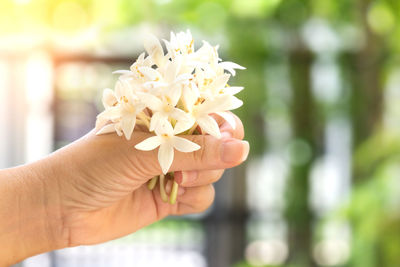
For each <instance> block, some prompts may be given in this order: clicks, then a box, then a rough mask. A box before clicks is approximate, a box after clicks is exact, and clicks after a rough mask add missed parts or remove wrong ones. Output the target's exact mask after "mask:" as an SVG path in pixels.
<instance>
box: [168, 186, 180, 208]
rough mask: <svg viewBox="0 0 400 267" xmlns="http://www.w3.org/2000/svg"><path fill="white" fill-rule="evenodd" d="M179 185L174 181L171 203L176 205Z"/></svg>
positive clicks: (170, 197)
mask: <svg viewBox="0 0 400 267" xmlns="http://www.w3.org/2000/svg"><path fill="white" fill-rule="evenodd" d="M178 189H179V185H178V183H177V182H175V181H174V184H173V185H172V189H171V195H170V196H169V203H170V204H172V205H174V204H175V203H176V196H177V195H178Z"/></svg>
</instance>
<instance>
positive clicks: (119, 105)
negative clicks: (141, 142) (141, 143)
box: [97, 81, 146, 140]
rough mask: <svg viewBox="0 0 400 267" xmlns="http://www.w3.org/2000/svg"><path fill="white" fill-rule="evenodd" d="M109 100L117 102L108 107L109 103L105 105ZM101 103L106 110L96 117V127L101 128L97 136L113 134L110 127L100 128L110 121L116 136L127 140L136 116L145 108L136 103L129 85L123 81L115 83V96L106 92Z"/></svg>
mask: <svg viewBox="0 0 400 267" xmlns="http://www.w3.org/2000/svg"><path fill="white" fill-rule="evenodd" d="M110 100H116V101H117V102H116V103H114V104H113V105H111V106H110V105H109V103H107V101H110ZM103 102H105V106H106V110H105V111H103V112H102V113H100V114H99V115H98V116H97V119H98V122H99V124H98V125H97V127H98V128H100V127H101V128H102V129H100V130H99V131H98V132H97V134H98V135H100V134H106V133H110V132H113V129H112V127H111V126H109V125H106V126H105V127H102V126H103V124H105V123H107V122H108V121H111V122H113V126H114V130H115V131H116V132H117V133H118V135H122V133H123V134H124V135H125V138H126V139H128V140H129V139H130V138H131V136H132V132H133V129H134V128H135V124H136V116H137V115H138V114H139V113H140V112H142V111H143V109H144V108H145V107H146V106H145V105H144V104H143V103H141V102H140V101H138V99H137V97H135V96H134V95H133V92H132V89H131V88H130V86H129V84H128V83H127V82H124V81H119V82H117V85H116V89H115V94H112V93H111V92H110V91H108V90H106V92H105V94H104V98H103ZM110 103H111V102H110ZM107 107H108V108H107ZM121 132H122V133H121Z"/></svg>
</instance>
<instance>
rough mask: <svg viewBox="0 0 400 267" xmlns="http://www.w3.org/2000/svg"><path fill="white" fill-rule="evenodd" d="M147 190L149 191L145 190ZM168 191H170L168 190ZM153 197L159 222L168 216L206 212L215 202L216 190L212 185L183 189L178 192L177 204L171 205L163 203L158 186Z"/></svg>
mask: <svg viewBox="0 0 400 267" xmlns="http://www.w3.org/2000/svg"><path fill="white" fill-rule="evenodd" d="M145 190H148V189H147V188H145ZM167 191H169V190H168V188H167ZM152 197H153V199H154V201H155V205H156V212H157V216H156V217H157V220H160V219H162V218H165V217H166V216H168V215H183V214H189V213H199V212H203V211H205V210H206V209H208V208H209V207H210V206H211V204H212V203H213V201H214V197H215V190H214V187H213V186H212V185H210V184H208V185H203V186H197V187H188V188H182V189H180V191H179V192H178V196H177V202H176V203H175V204H173V205H171V204H170V203H168V202H164V201H162V199H161V196H160V189H159V186H157V187H156V188H154V190H153V191H152ZM147 209H148V208H147ZM143 212H145V211H143Z"/></svg>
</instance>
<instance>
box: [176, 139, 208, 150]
mask: <svg viewBox="0 0 400 267" xmlns="http://www.w3.org/2000/svg"><path fill="white" fill-rule="evenodd" d="M172 142H173V146H174V147H175V148H176V150H178V151H180V152H193V151H196V150H199V149H200V148H201V147H200V146H199V145H198V144H196V143H193V142H191V141H189V140H187V139H185V138H182V137H179V136H174V137H172Z"/></svg>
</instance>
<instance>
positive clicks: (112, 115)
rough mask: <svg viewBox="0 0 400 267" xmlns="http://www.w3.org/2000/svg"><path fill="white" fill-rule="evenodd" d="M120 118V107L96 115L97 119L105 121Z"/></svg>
mask: <svg viewBox="0 0 400 267" xmlns="http://www.w3.org/2000/svg"><path fill="white" fill-rule="evenodd" d="M120 117H121V109H120V107H118V106H117V107H111V108H108V109H106V110H104V111H103V112H101V113H100V114H99V115H97V119H107V120H115V119H118V118H120Z"/></svg>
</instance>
